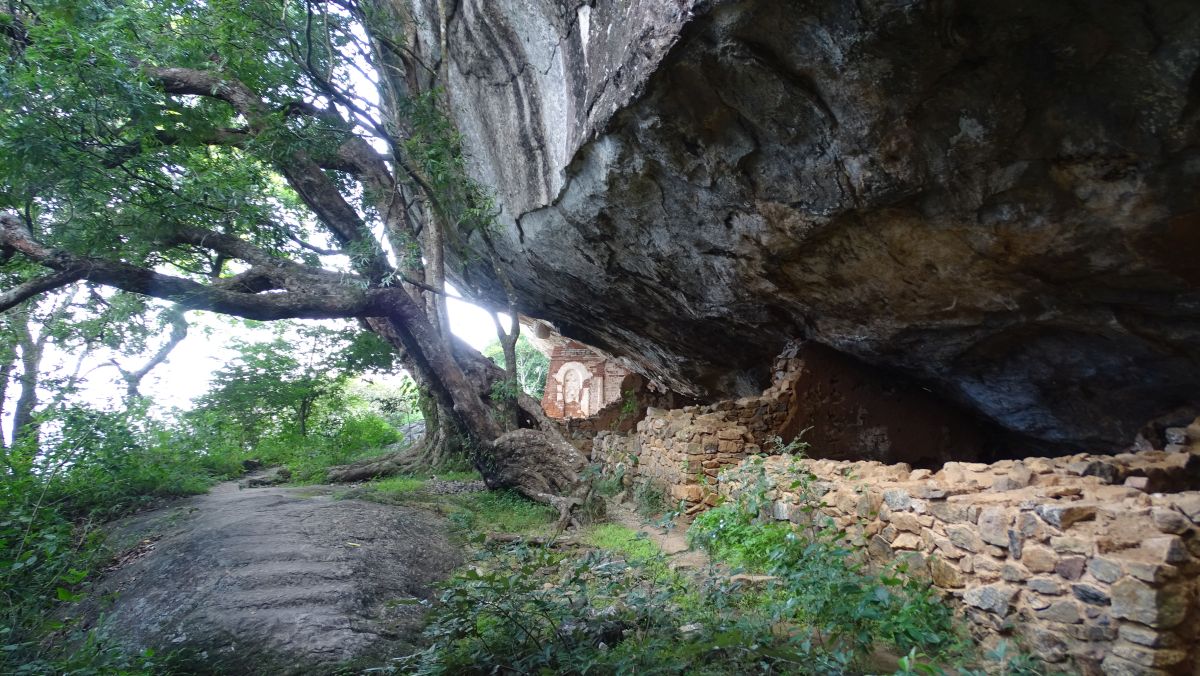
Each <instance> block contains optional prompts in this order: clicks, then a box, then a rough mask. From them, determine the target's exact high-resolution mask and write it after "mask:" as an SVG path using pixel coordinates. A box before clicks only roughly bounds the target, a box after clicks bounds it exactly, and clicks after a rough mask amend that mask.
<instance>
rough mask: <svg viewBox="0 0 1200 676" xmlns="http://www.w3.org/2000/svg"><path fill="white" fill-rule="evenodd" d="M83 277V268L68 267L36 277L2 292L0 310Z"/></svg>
mask: <svg viewBox="0 0 1200 676" xmlns="http://www.w3.org/2000/svg"><path fill="white" fill-rule="evenodd" d="M82 278H83V270H79V269H72V268H66V269H63V270H58V271H55V272H51V273H50V274H48V275H43V276H41V277H35V278H33V279H31V280H29V281H28V282H25V283H24V284H22V285H20V286H18V287H15V288H13V289H9V290H8V291H5V292H3V293H0V312H3V311H4V310H7V309H9V308H11V307H13V306H14V305H18V304H20V303H21V302H23V301H26V300H29V299H30V298H33V297H34V296H37V295H39V294H42V293H45V292H47V291H53V290H55V289H61V288H62V287H64V286H67V285H68V284H74V283H75V282H78V281H79V280H80V279H82Z"/></svg>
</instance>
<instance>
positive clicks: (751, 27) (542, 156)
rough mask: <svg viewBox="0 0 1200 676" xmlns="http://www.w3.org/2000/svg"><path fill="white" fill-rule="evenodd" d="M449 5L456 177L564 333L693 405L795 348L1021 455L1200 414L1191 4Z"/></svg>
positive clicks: (417, 9)
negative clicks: (464, 169)
mask: <svg viewBox="0 0 1200 676" xmlns="http://www.w3.org/2000/svg"><path fill="white" fill-rule="evenodd" d="M397 1H400V0H397ZM437 4H438V3H435V2H433V0H413V11H414V14H415V15H416V17H417V23H418V24H419V25H421V26H422V28H421V30H420V31H419V34H420V35H421V36H422V37H421V38H420V40H419V42H420V41H423V42H424V43H425V44H424V45H423V46H422V49H424V50H425V52H426V53H427V54H431V55H434V56H437V57H439V58H438V59H436V60H437V61H439V62H440V57H441V56H442V55H440V54H437V52H438V48H437V44H438V43H439V42H440V41H439V39H438V35H437V32H438V29H437V26H438V25H439V22H438V19H437V18H436V16H437V15H436V10H435V9H434V8H435V7H436V6H437ZM449 4H450V5H453V6H454V7H453V11H452V12H451V13H450V14H449V15H448V19H447V25H448V29H447V41H446V42H447V44H448V45H450V46H449V48H448V49H449V52H450V53H449V54H448V55H446V58H447V59H448V61H447V62H446V65H447V72H448V76H449V84H448V87H447V90H448V92H449V95H450V99H451V103H452V106H453V109H454V115H455V118H456V120H455V121H456V122H457V124H458V125H459V127H460V129H461V130H462V132H463V134H464V144H465V148H466V151H467V152H468V154H469V155H470V163H471V167H470V170H471V172H472V173H473V175H474V176H475V177H476V178H477V179H478V180H480V181H481V182H483V183H485V184H487V185H490V186H493V187H494V188H495V190H496V199H497V203H498V204H499V205H500V206H501V207H502V208H503V212H502V214H501V217H500V219H501V221H502V225H503V232H502V233H500V235H499V237H498V241H497V246H498V249H499V251H500V254H501V256H502V258H503V260H504V262H505V263H504V264H505V266H506V267H507V271H506V272H507V274H508V275H509V277H510V278H511V280H512V282H513V284H514V286H515V289H516V292H517V295H518V296H519V299H518V300H519V306H520V309H521V310H522V312H524V313H526V314H528V315H530V316H533V317H538V318H542V319H545V320H547V321H550V322H552V323H553V324H554V325H555V326H556V327H557V328H558V329H559V330H560V331H561V332H562V333H563V334H564V335H567V336H569V337H572V338H576V339H579V340H582V341H584V342H586V343H589V344H592V345H595V346H597V347H600V348H603V349H605V350H608V351H610V352H612V353H613V354H615V355H618V356H621V357H624V358H626V359H627V360H628V361H629V362H630V365H631V366H633V367H634V368H635V369H636V370H638V371H641V372H642V373H644V374H646V375H649V376H651V377H653V378H655V379H656V380H658V381H660V382H662V383H664V384H666V385H668V386H670V387H671V388H672V389H674V390H676V391H678V392H680V393H683V394H687V395H689V396H694V397H700V398H716V397H719V396H741V395H746V394H751V393H755V392H757V391H758V390H760V389H761V387H762V386H763V384H764V383H765V382H766V381H767V376H768V374H767V366H769V364H770V362H771V357H772V356H773V355H774V354H776V353H777V352H778V350H779V348H780V347H781V345H783V343H784V342H785V340H787V339H789V338H805V339H808V340H811V341H815V342H817V343H820V344H823V345H826V346H829V347H831V348H833V349H835V350H837V351H840V352H842V353H844V354H846V355H850V356H852V357H854V358H856V359H858V360H861V361H863V362H865V363H867V364H870V365H873V366H875V367H878V368H880V369H882V370H883V372H885V373H888V374H905V375H906V376H908V377H911V378H912V379H913V380H915V381H916V382H918V383H922V384H924V385H925V386H927V387H929V388H930V389H931V390H932V391H934V392H936V393H937V394H938V395H939V396H941V397H944V398H946V399H947V400H953V401H955V402H957V403H958V404H960V405H964V406H966V407H967V408H969V409H971V410H973V411H975V412H977V413H979V414H981V415H982V416H983V417H985V418H987V419H990V420H992V421H994V422H996V423H998V424H999V425H1001V426H1002V427H1004V428H1007V429H1008V430H1011V431H1013V432H1015V433H1017V434H1018V435H1020V436H1021V437H1023V438H1025V439H1026V440H1028V441H1030V442H1031V443H1032V442H1046V443H1048V444H1055V443H1058V444H1066V445H1072V446H1087V447H1091V448H1107V447H1114V446H1117V445H1123V444H1127V443H1128V442H1130V441H1131V439H1132V438H1133V436H1134V434H1135V432H1136V431H1137V428H1138V427H1139V426H1140V425H1141V424H1143V423H1144V422H1145V421H1147V420H1149V419H1151V418H1154V417H1156V416H1159V415H1162V414H1164V413H1168V412H1171V411H1173V410H1177V409H1179V408H1181V407H1189V406H1195V404H1196V403H1197V401H1196V399H1197V397H1198V396H1200V395H1198V393H1197V391H1196V388H1195V384H1196V383H1197V382H1200V293H1198V291H1197V289H1200V265H1198V263H1200V191H1197V190H1196V187H1197V185H1200V180H1198V179H1200V48H1198V47H1197V45H1200V5H1197V4H1196V3H1194V2H1189V1H1188V0H1178V1H1174V0H1148V1H1147V2H1142V3H1127V2H1120V1H1119V0H1111V1H1105V0H1097V1H1096V2H1090V3H1084V4H1070V3H1047V2H1041V1H1040V0H1013V1H1012V2H1005V3H973V2H955V1H953V0H939V1H931V2H914V3H894V2H886V1H882V0H867V1H864V2H857V3H845V2H838V1H836V0H812V1H804V2H800V1H797V2H779V1H777V0H749V1H746V2H736V3H734V2H720V1H711V2H706V1H702V0H671V1H664V0H589V1H587V2H584V1H582V0H575V1H572V2H560V1H559V0H462V1H461V2H459V3H449ZM433 60H435V59H431V61H433ZM476 245H479V244H478V242H476ZM470 260H471V257H470V256H465V257H462V258H460V259H459V260H457V261H455V262H454V264H455V267H456V268H457V270H458V277H459V279H460V281H461V282H462V283H463V284H464V285H465V286H466V287H468V288H478V289H481V290H482V291H483V293H485V294H491V295H493V296H498V295H499V294H500V288H501V287H500V284H499V283H498V282H497V281H496V280H495V279H494V278H493V277H492V276H491V273H490V272H488V271H486V270H484V269H483V268H482V267H481V266H479V265H478V264H472V263H469V262H467V261H470Z"/></svg>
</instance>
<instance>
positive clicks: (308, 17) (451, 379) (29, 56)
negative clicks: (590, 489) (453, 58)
mask: <svg viewBox="0 0 1200 676" xmlns="http://www.w3.org/2000/svg"><path fill="white" fill-rule="evenodd" d="M443 21H444V18H443ZM420 28H421V30H424V31H426V32H428V31H430V30H432V31H433V33H434V34H435V35H436V34H438V32H437V29H438V27H437V26H433V27H429V26H424V27H420ZM417 30H418V27H416V26H413V25H411V22H410V21H409V20H408V18H407V16H406V14H405V12H404V9H403V3H393V2H390V1H389V0H332V1H329V2H320V1H318V0H283V1H282V2H280V1H279V0H272V1H268V0H261V1H249V2H247V1H238V2H235V1H233V0H215V1H208V2H203V3H201V2H197V1H195V0H167V1H155V2H140V1H137V0H34V1H29V2H23V1H21V0H10V1H8V2H6V3H5V4H4V5H3V9H0V36H2V40H3V44H4V48H5V54H4V56H3V60H2V61H0V68H2V69H3V71H2V72H0V87H2V90H0V91H2V92H3V103H2V106H0V174H2V180H0V251H2V253H0V258H2V263H0V265H2V266H3V267H2V268H0V281H2V283H3V284H4V288H3V290H2V291H0V309H3V310H8V309H10V308H14V307H18V306H19V305H20V304H21V303H23V302H25V301H27V300H28V299H30V298H33V297H35V296H37V295H39V294H43V293H46V292H49V291H52V290H55V289H60V288H62V287H64V286H67V285H72V284H78V283H84V284H90V285H99V286H105V287H113V288H115V289H120V290H123V291H124V292H130V293H135V294H143V295H145V296H151V297H155V298H159V299H164V300H166V301H169V302H171V303H174V304H176V305H177V306H178V307H179V308H181V309H185V310H186V309H201V310H208V311H213V312H218V313H225V314H229V315H236V316H239V317H245V318H251V319H257V320H275V319H285V318H351V319H355V320H358V321H359V322H360V323H361V324H362V325H363V326H364V327H365V328H367V329H369V330H370V331H373V332H375V333H376V334H378V335H379V336H381V337H382V338H383V339H385V340H386V341H387V342H388V343H390V344H391V345H392V346H394V348H395V349H396V350H397V351H398V353H399V355H400V358H401V360H402V362H403V364H404V365H405V366H406V367H407V369H408V370H409V371H410V372H411V373H412V374H413V375H414V377H415V378H416V379H417V380H418V382H419V383H420V384H421V385H422V386H423V387H424V388H425V389H426V390H427V391H428V392H429V394H430V395H431V397H430V399H431V401H432V405H431V406H429V407H428V409H429V411H428V413H429V416H428V417H429V419H430V421H431V424H430V429H431V433H430V434H429V435H428V437H427V441H426V444H425V446H424V447H423V449H421V452H420V453H418V454H415V455H413V456H412V457H410V458H408V459H407V460H405V459H401V460H396V459H392V460H393V461H392V462H391V465H392V466H395V465H396V464H398V463H400V464H402V463H403V462H405V461H411V460H422V461H424V460H431V459H432V460H436V459H437V457H438V454H440V453H444V452H446V449H447V448H449V447H450V446H451V445H452V444H454V443H456V442H457V443H461V445H462V448H463V449H465V451H464V452H466V453H468V454H469V456H470V458H471V460H472V462H473V463H474V464H475V466H476V467H477V468H478V469H479V470H480V472H481V473H482V474H483V476H484V477H485V479H486V480H487V482H488V484H489V485H491V486H493V487H501V486H511V487H514V488H516V489H518V490H520V491H521V492H522V493H524V494H525V495H527V496H529V497H531V498H534V499H537V500H541V501H544V502H550V503H553V504H556V505H557V506H558V507H559V508H560V510H562V512H563V513H564V514H566V513H567V512H569V511H570V508H571V506H572V505H574V504H576V503H577V502H578V500H579V499H580V498H579V495H578V493H579V491H580V490H581V489H580V488H579V485H580V481H579V473H580V470H581V469H582V465H583V458H582V457H581V456H580V454H579V453H578V452H577V451H575V450H574V449H573V447H571V446H570V445H569V444H568V443H566V442H565V440H564V439H563V438H562V436H561V434H560V433H559V432H558V431H557V428H556V427H555V426H554V423H552V422H551V421H549V420H547V419H546V418H545V417H544V416H543V415H542V413H541V409H540V406H539V404H538V402H536V401H534V400H532V399H531V398H529V397H527V396H518V397H516V398H515V399H514V398H512V397H508V398H505V397H494V396H493V391H501V392H503V391H508V392H512V391H513V388H507V390H506V389H505V388H503V387H500V388H495V387H494V385H495V384H496V383H497V382H500V383H504V382H505V381H506V380H507V379H511V377H512V374H511V373H505V372H504V371H502V370H500V369H499V368H497V367H495V366H494V365H492V363H491V362H490V361H488V360H486V359H484V358H483V357H482V356H481V355H480V354H478V353H477V352H475V351H474V350H472V349H470V348H468V347H466V346H465V345H464V344H462V343H461V342H459V341H457V340H455V339H454V338H453V337H452V336H451V335H450V333H449V330H448V328H447V321H446V313H445V294H446V280H447V277H448V276H450V277H452V278H453V275H454V273H453V271H452V270H449V269H448V265H447V260H454V259H455V257H456V256H458V255H459V252H462V251H465V250H466V248H467V247H466V244H467V243H468V242H472V241H475V243H476V244H479V245H480V246H476V247H475V249H476V250H484V251H488V250H491V248H490V246H488V242H489V238H490V234H489V228H490V227H492V208H493V207H492V205H491V203H490V201H489V200H488V199H487V191H486V189H484V188H481V187H480V186H477V185H475V184H473V183H472V182H471V181H470V180H469V179H467V177H466V173H465V171H464V169H463V166H464V165H463V159H462V157H461V154H460V151H459V147H458V143H457V137H456V134H455V132H454V129H453V128H452V126H451V125H450V124H449V122H448V121H447V120H448V118H447V116H446V115H445V114H444V113H443V106H444V105H445V103H444V101H443V100H442V97H441V95H440V93H439V89H438V83H439V79H440V74H439V69H440V65H439V61H440V60H438V59H435V58H433V57H434V56H435V55H429V54H422V53H421V48H420V43H421V42H420V41H419V40H417V39H415V38H414V37H413V36H414V35H415V34H416V31H417ZM442 46H443V47H444V45H442ZM472 238H477V240H473V239H472ZM455 281H456V282H457V283H458V286H459V287H460V288H464V289H467V290H468V292H469V290H470V289H471V288H472V285H471V280H470V279H461V278H459V279H455ZM498 309H507V310H509V311H510V315H511V316H513V317H514V320H513V322H512V325H511V326H510V327H509V328H508V329H507V331H504V330H501V331H500V333H501V334H502V337H503V338H504V340H505V343H506V347H507V348H509V349H511V345H512V343H513V342H514V341H515V339H516V334H517V324H516V321H515V312H514V311H513V308H511V307H509V308H498ZM497 324H498V326H497V328H498V329H500V327H499V322H497ZM506 363H508V364H510V365H512V364H513V363H514V360H513V359H512V358H511V357H510V358H509V359H508V360H507V362H506ZM367 471H375V469H370V470H367Z"/></svg>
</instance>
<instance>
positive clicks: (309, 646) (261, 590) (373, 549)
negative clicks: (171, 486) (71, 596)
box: [84, 482, 462, 674]
mask: <svg viewBox="0 0 1200 676" xmlns="http://www.w3.org/2000/svg"><path fill="white" fill-rule="evenodd" d="M331 491H332V489H331V488H329V487H319V486H318V487H271V488H250V489H244V490H242V489H239V488H238V485H237V483H235V482H228V483H224V484H220V485H218V486H216V487H214V488H213V490H212V491H211V492H209V493H207V494H205V495H200V496H196V497H194V498H188V499H186V500H182V501H179V502H177V503H174V504H172V505H170V506H168V507H164V508H161V509H158V510H155V511H153V512H147V513H145V514H141V515H138V516H136V517H132V518H130V519H127V520H125V521H123V522H121V523H119V524H117V526H116V528H115V529H114V531H113V535H112V537H111V538H110V542H112V543H113V544H114V546H115V547H116V548H118V550H120V551H123V552H124V556H123V557H121V558H120V559H119V563H118V564H117V565H116V566H115V569H114V570H111V571H110V572H109V573H108V574H107V575H105V576H104V578H103V579H102V580H101V581H100V582H99V584H98V585H97V586H98V588H97V589H96V590H95V591H94V593H92V594H91V595H90V597H91V599H92V601H91V602H90V603H89V604H88V606H87V607H86V609H85V613H84V618H85V621H87V622H96V621H98V618H99V617H100V615H101V614H103V620H102V631H103V633H104V634H105V635H107V636H109V637H110V638H112V639H113V640H115V641H118V642H120V643H122V644H124V645H126V646H129V647H132V648H136V649H140V648H144V647H153V648H155V649H156V650H157V651H158V652H159V653H160V654H161V653H164V652H168V651H172V650H182V651H183V652H184V653H185V654H191V655H194V659H193V660H192V663H193V665H194V666H193V667H192V668H194V669H196V670H197V671H199V672H201V673H239V674H286V673H304V674H312V673H322V672H323V671H328V670H331V669H332V668H333V667H334V665H337V664H339V663H346V662H350V661H357V662H370V661H371V660H372V658H378V657H379V656H384V655H395V654H397V652H401V654H402V651H403V650H404V648H406V647H407V646H408V645H409V644H410V642H411V640H412V639H413V638H414V637H415V636H416V633H417V632H419V629H420V616H421V607H420V606H418V605H415V604H414V600H415V599H425V598H429V597H430V595H431V593H432V585H433V583H435V582H436V581H438V580H440V579H444V578H445V577H447V576H448V575H449V574H450V572H451V571H452V570H453V568H454V567H456V566H457V565H458V564H459V563H460V562H461V559H462V555H461V552H460V551H459V549H458V548H457V547H456V546H454V545H453V544H452V543H451V542H450V540H449V539H448V537H447V534H446V527H445V522H444V520H443V519H441V518H440V517H438V516H436V515H433V514H430V513H428V512H424V511H421V510H416V509H411V508H406V507H397V506H388V505H380V504H375V503H370V502H363V501H359V500H334V499H333V498H332V497H331V495H330V494H331ZM113 598H115V601H112V602H111V604H109V603H107V602H106V601H105V599H113Z"/></svg>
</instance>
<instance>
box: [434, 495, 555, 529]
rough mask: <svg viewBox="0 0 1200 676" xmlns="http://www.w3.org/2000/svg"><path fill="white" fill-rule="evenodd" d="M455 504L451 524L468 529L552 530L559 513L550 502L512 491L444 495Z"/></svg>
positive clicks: (452, 509)
mask: <svg viewBox="0 0 1200 676" xmlns="http://www.w3.org/2000/svg"><path fill="white" fill-rule="evenodd" d="M442 497H444V498H445V499H446V502H447V503H448V504H449V505H451V506H452V507H451V512H450V514H449V516H450V521H451V523H454V524H455V526H457V527H461V528H463V529H464V530H466V531H468V532H476V533H479V532H499V533H525V534H529V535H541V534H545V533H546V532H549V530H550V527H551V526H553V525H554V522H555V520H557V518H558V512H557V510H555V509H554V508H552V507H549V506H548V505H543V504H539V503H536V502H533V501H531V500H527V499H526V498H524V497H522V496H521V495H520V494H518V493H516V492H514V491H509V490H502V491H480V492H478V493H459V494H456V495H447V496H442Z"/></svg>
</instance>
